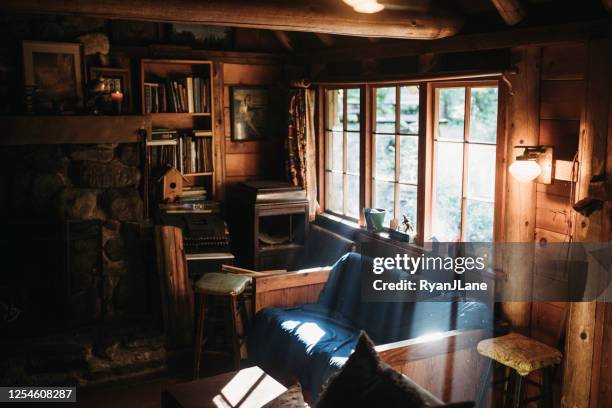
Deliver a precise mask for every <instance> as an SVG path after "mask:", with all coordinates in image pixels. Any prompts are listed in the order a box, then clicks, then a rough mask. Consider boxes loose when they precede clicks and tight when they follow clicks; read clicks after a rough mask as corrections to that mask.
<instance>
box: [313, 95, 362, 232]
mask: <svg viewBox="0 0 612 408" xmlns="http://www.w3.org/2000/svg"><path fill="white" fill-rule="evenodd" d="M350 89H357V90H359V92H360V93H359V98H360V100H359V111H360V113H361V114H360V117H359V118H360V120H359V131H355V130H348V129H347V127H348V125H347V124H348V117H347V112H348V106H347V105H348V104H347V100H348V92H347V91H348V90H350ZM334 90H343V91H344V92H343V96H342V172H338V171H334V170H333V169H330V170H328V169H327V168H326V167H327V165H326V162H327V157H326V156H327V133H328V132H331V133H332V137H333V132H338V131H334V130H332V129H330V126H329V124H328V115H327V98H326V94H327V92H328V91H334ZM363 93H364V91H363V88H362V87H361V86H355V85H350V84H346V85H337V86H328V87H324V88H321V97H320V100H319V103H320V104H321V105H320V106H321V109H320V111H321V116H320V118H319V121H320V127H319V129H320V130H321V134H322V139H319V146H322V147H323V149H322V150H323V154H322V155H320V156H319V160H320V168H321V174H322V178H321V180H323V183H319V184H322V185H323V187H322V188H321V189H320V190H321V191H322V194H320V196H321V197H325V199H323V200H321V199H320V200H319V203H321V207H322V209H323V210H324V212H326V213H328V214H332V215H334V216H336V217H339V218H342V219H346V220H349V221H352V222H359V221H360V218H361V213H362V211H363V206H362V205H361V196H362V190H363V183H362V179H361V174H362V166H361V160H360V165H359V171H358V173H351V172H348V170H347V165H346V161H347V154H346V150H347V132H351V133H357V134H359V149H360V157H361V155H362V154H361V150H362V144H363V140H364V127H363V125H364V120H363V114H362V112H363ZM334 173H335V174H339V173H340V174H342V213H338V212H336V211H332V210H330V209H329V208H327V206H326V201H327V200H326V198H327V180H328V179H327V177H328V174H334ZM348 175H350V176H357V177H359V196H360V200H359V215H358V216H357V217H352V216H350V215H348V214H347V198H346V190H347V176H348ZM321 197H320V198H321Z"/></svg>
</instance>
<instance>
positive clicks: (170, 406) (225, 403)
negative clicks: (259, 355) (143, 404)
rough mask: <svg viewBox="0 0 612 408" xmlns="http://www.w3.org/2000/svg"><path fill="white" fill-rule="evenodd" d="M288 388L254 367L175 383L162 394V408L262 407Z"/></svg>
mask: <svg viewBox="0 0 612 408" xmlns="http://www.w3.org/2000/svg"><path fill="white" fill-rule="evenodd" d="M286 390H287V388H285V386H283V385H282V384H281V383H279V382H278V381H276V380H275V379H274V378H272V377H270V376H269V375H268V374H266V373H265V372H264V371H263V370H262V369H261V368H259V367H257V366H254V367H249V368H245V369H243V370H240V371H232V372H229V373H225V374H220V375H216V376H214V377H208V378H204V379H201V380H196V381H190V382H187V383H182V384H176V385H173V386H172V387H170V388H168V389H167V390H164V391H163V392H162V396H161V400H162V408H232V407H237V406H240V408H260V407H261V406H262V405H265V404H267V403H268V402H270V401H272V400H273V399H274V398H276V397H278V396H279V395H280V394H282V393H283V392H285V391H286Z"/></svg>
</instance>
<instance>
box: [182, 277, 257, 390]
mask: <svg viewBox="0 0 612 408" xmlns="http://www.w3.org/2000/svg"><path fill="white" fill-rule="evenodd" d="M250 281H251V278H250V277H247V276H243V275H236V274H231V273H207V274H204V275H203V276H202V277H201V278H200V279H198V281H197V282H196V283H195V285H194V292H195V294H196V302H197V306H196V332H195V338H194V353H193V354H194V356H193V359H194V364H193V378H194V379H197V378H198V377H199V375H200V358H201V354H202V347H203V346H204V343H206V340H205V339H204V314H205V310H206V299H207V297H208V296H221V297H228V298H229V302H230V314H231V320H232V325H231V332H232V351H233V353H232V354H233V357H234V368H235V369H236V370H239V369H240V346H241V345H242V343H243V341H244V337H243V338H240V337H239V336H238V327H237V319H236V314H237V313H238V301H237V298H238V297H240V299H241V302H240V305H241V306H242V310H243V311H244V312H245V314H246V307H245V304H244V299H243V298H242V296H240V295H241V294H242V293H243V292H244V290H245V288H246V287H247V285H248V283H249V282H250Z"/></svg>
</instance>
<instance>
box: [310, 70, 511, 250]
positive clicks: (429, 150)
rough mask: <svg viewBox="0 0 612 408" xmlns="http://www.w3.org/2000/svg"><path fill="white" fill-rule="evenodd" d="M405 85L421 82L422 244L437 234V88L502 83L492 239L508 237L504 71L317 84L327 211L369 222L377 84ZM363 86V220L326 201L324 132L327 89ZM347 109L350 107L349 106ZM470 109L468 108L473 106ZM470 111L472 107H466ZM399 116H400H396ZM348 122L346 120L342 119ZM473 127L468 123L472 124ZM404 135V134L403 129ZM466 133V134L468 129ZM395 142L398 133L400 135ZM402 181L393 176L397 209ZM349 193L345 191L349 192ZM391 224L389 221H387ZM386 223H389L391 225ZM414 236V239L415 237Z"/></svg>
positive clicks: (323, 206)
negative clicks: (450, 77)
mask: <svg viewBox="0 0 612 408" xmlns="http://www.w3.org/2000/svg"><path fill="white" fill-rule="evenodd" d="M402 86H419V131H418V156H417V159H418V175H417V219H416V223H417V231H416V234H415V236H414V243H415V244H416V245H423V244H424V242H427V241H430V240H431V238H432V235H431V231H432V212H433V205H434V203H433V199H434V197H435V195H434V194H435V176H434V170H435V167H434V163H435V155H434V145H435V143H434V140H435V139H434V132H437V129H435V130H434V127H436V126H437V118H436V117H435V115H436V113H437V97H436V89H437V88H450V87H458V86H465V87H470V88H477V87H487V86H496V87H497V88H498V102H497V103H498V105H497V141H496V154H495V156H496V164H495V193H494V200H493V202H494V214H493V242H499V241H500V240H502V239H503V231H504V229H505V226H504V219H503V211H502V208H503V202H504V195H505V187H504V186H505V183H506V172H505V171H504V163H505V158H506V151H507V146H506V134H505V133H506V129H505V127H506V125H505V116H506V111H505V101H506V100H507V98H508V90H507V88H506V86H505V84H504V81H503V79H502V78H501V77H496V78H494V79H492V78H487V77H484V78H482V77H481V78H470V79H460V80H447V79H443V80H437V79H429V80H426V79H423V80H397V81H393V82H371V83H361V84H351V83H346V84H341V83H336V84H333V85H321V86H319V87H318V93H319V94H318V99H317V101H318V109H317V118H318V119H317V121H318V126H317V130H318V136H317V141H318V143H317V144H318V148H319V151H318V152H317V161H318V167H317V168H318V175H319V180H322V181H323V182H322V183H321V182H320V183H319V203H320V204H321V211H322V212H323V213H327V214H331V215H333V216H335V217H339V219H343V220H347V221H349V222H354V223H357V222H358V224H359V226H363V225H365V220H364V218H363V209H364V208H366V207H372V203H373V196H374V189H375V187H374V183H375V181H374V170H375V154H376V152H375V146H376V145H375V142H376V140H375V132H374V129H375V123H374V122H375V121H376V115H375V109H376V100H375V98H376V93H375V90H376V88H385V87H396V98H397V94H398V93H401V87H402ZM356 88H359V89H360V91H361V100H360V112H361V115H360V128H359V129H360V130H359V132H360V158H359V161H360V167H359V169H360V170H359V180H360V183H359V187H360V200H359V220H357V219H355V218H352V217H347V216H345V215H342V214H338V213H336V212H333V211H330V210H328V209H327V207H326V203H325V197H326V191H325V188H326V186H325V175H326V170H325V154H326V152H325V149H326V141H325V137H326V136H325V132H326V122H325V121H326V101H325V93H326V91H327V90H333V89H356ZM470 99H471V98H470V97H469V95H466V103H467V104H469V102H470ZM397 102H400V99H399V98H397V99H396V115H397V111H398V109H399V110H401V104H400V103H397ZM343 109H346V108H345V107H344V108H343ZM468 109H469V108H468ZM466 115H469V110H468V111H467V112H466ZM396 117H397V116H396ZM464 126H469V116H466V118H465V123H464ZM343 127H345V125H343ZM398 127H399V121H398V120H396V133H395V135H396V138H397V136H398V135H399V131H398ZM468 131H469V129H468ZM399 136H400V137H401V135H399ZM464 138H465V135H464ZM462 143H464V146H463V147H464V150H465V149H467V145H468V143H465V142H462ZM396 146H399V145H397V139H396ZM399 150H400V149H397V148H396V152H395V156H396V163H397V156H398V154H399ZM466 166H467V160H463V168H464V171H463V178H464V183H463V186H462V190H463V189H464V187H465V186H466V183H465V178H466V177H467V169H465V167H466ZM399 171H400V169H399V167H398V166H396V169H395V173H396V180H399V179H398V177H399V174H398V173H399ZM400 184H401V183H400V182H394V211H397V209H396V207H397V206H398V205H399V197H398V192H399V185H400ZM345 197H346V196H345ZM465 199H466V198H465V195H464V193H463V191H462V200H461V201H462V218H461V220H462V221H461V222H462V226H461V234H462V239H463V237H464V236H465V232H464V231H465V228H464V226H463V224H464V222H465V219H466V218H465V214H464V209H465V207H466V206H465V205H464V203H463V202H464V200H465ZM386 227H388V226H386ZM386 227H385V228H386ZM411 242H412V240H411Z"/></svg>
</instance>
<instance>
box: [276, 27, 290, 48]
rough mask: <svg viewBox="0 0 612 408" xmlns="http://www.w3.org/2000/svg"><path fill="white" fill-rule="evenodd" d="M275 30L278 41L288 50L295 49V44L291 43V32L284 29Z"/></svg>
mask: <svg viewBox="0 0 612 408" xmlns="http://www.w3.org/2000/svg"><path fill="white" fill-rule="evenodd" d="M273 32H274V36H275V37H276V39H277V40H278V42H279V43H281V44H282V46H283V47H284V48H285V49H286V50H287V51H293V44H292V43H291V38H289V34H287V33H286V32H284V31H278V30H274V31H273Z"/></svg>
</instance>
